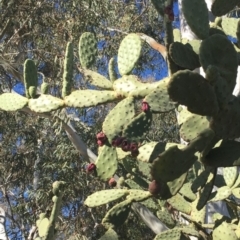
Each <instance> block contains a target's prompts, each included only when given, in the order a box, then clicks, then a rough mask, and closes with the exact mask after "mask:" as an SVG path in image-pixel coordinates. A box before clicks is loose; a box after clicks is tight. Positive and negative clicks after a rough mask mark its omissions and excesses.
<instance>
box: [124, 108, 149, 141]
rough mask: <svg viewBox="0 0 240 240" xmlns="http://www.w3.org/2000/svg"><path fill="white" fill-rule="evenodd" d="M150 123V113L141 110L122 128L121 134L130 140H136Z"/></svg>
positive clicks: (147, 128) (146, 129)
mask: <svg viewBox="0 0 240 240" xmlns="http://www.w3.org/2000/svg"><path fill="white" fill-rule="evenodd" d="M151 123H152V113H151V112H150V111H148V112H146V113H145V112H142V113H140V114H139V115H138V116H136V117H135V118H133V119H132V121H131V122H129V123H128V124H127V125H126V126H125V128H124V129H123V133H122V134H123V136H124V137H126V138H127V139H129V140H132V141H138V140H140V139H141V138H142V137H143V134H145V133H146V132H147V131H148V130H149V128H150V127H151Z"/></svg>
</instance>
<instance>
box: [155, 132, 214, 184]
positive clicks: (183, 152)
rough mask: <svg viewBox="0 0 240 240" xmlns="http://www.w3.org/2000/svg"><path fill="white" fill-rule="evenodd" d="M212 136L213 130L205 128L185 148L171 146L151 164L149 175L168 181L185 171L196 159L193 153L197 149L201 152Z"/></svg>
mask: <svg viewBox="0 0 240 240" xmlns="http://www.w3.org/2000/svg"><path fill="white" fill-rule="evenodd" d="M213 136H214V133H213V131H211V130H210V129H207V130H205V131H203V132H201V133H200V134H199V136H198V137H197V138H195V139H194V140H192V141H191V142H190V143H189V145H188V146H186V147H185V148H183V149H179V148H178V147H177V146H172V147H170V148H168V149H167V150H166V151H165V152H163V153H161V154H160V155H159V156H158V157H157V158H156V159H155V160H154V161H153V164H152V170H151V175H152V177H153V179H155V180H159V182H161V180H163V181H164V182H168V181H173V180H174V179H176V178H178V177H180V176H181V175H182V174H184V173H186V172H187V171H188V170H189V168H190V167H191V166H192V165H193V163H194V162H195V161H196V160H197V156H196V155H194V154H195V153H196V152H197V151H200V152H201V151H202V150H203V149H204V146H205V144H207V143H208V142H209V141H211V139H212V138H213ZM173 166H174V168H173Z"/></svg>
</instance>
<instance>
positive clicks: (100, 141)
mask: <svg viewBox="0 0 240 240" xmlns="http://www.w3.org/2000/svg"><path fill="white" fill-rule="evenodd" d="M106 141H107V136H106V135H105V134H104V133H103V132H100V133H98V134H97V144H98V146H100V147H101V146H103V145H104V144H105V143H106Z"/></svg>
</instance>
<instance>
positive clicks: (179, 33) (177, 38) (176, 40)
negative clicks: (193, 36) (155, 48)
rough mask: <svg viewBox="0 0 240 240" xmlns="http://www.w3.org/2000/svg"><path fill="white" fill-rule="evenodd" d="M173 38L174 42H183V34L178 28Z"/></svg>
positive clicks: (174, 31)
mask: <svg viewBox="0 0 240 240" xmlns="http://www.w3.org/2000/svg"><path fill="white" fill-rule="evenodd" d="M173 38H174V42H181V32H180V30H179V29H177V28H174V29H173Z"/></svg>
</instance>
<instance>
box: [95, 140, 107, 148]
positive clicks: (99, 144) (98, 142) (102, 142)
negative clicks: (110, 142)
mask: <svg viewBox="0 0 240 240" xmlns="http://www.w3.org/2000/svg"><path fill="white" fill-rule="evenodd" d="M97 144H98V146H100V147H102V146H103V145H104V144H105V142H104V141H101V140H97Z"/></svg>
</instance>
